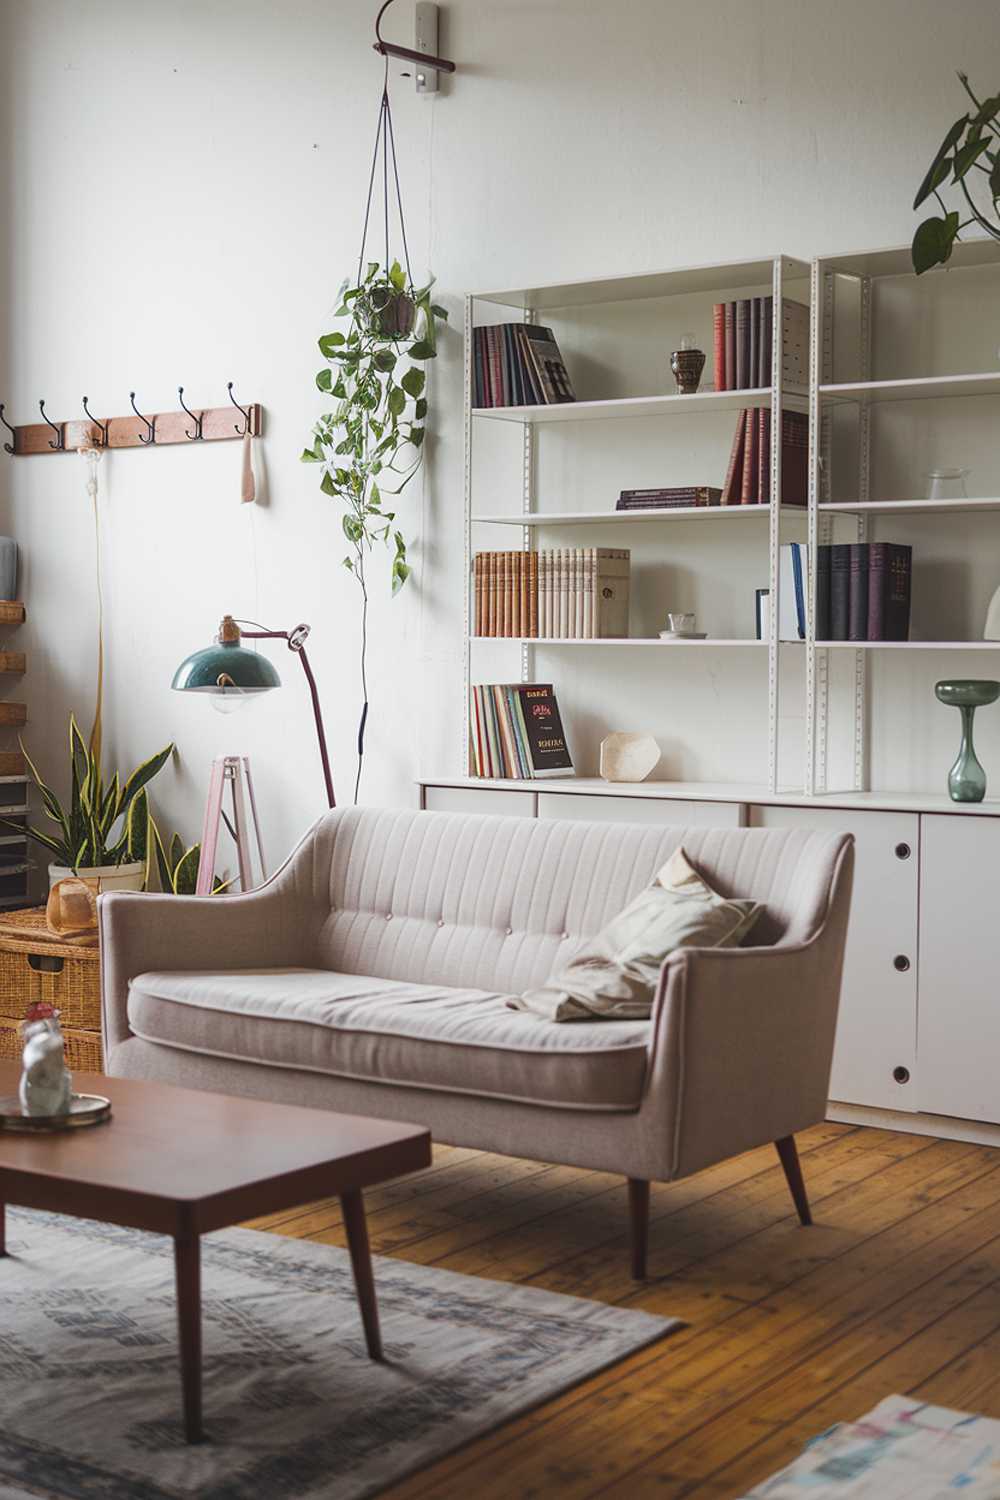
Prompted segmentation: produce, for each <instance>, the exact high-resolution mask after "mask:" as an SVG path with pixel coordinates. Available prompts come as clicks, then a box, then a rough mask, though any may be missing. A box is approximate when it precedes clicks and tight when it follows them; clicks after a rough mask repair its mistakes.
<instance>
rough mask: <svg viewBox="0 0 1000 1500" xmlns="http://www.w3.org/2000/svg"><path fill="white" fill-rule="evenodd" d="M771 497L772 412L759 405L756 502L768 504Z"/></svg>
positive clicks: (757, 503)
mask: <svg viewBox="0 0 1000 1500" xmlns="http://www.w3.org/2000/svg"><path fill="white" fill-rule="evenodd" d="M770 499H771V413H770V411H769V409H768V408H767V407H766V406H758V407H757V482H756V484H755V486H754V503H755V504H756V505H767V504H768V502H769V501H770Z"/></svg>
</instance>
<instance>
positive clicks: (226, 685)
mask: <svg viewBox="0 0 1000 1500" xmlns="http://www.w3.org/2000/svg"><path fill="white" fill-rule="evenodd" d="M241 623H242V624H254V622H253V621H249V620H248V621H242V622H240V621H238V620H235V619H234V618H233V616H232V615H224V616H223V619H222V624H221V625H220V626H219V634H218V637H217V638H216V640H215V641H214V642H213V643H212V645H211V646H205V647H203V649H202V650H200V651H195V652H194V653H193V654H192V655H191V656H188V657H186V658H185V660H184V661H182V662H181V664H180V666H179V667H178V668H177V671H176V672H175V673H174V680H173V683H172V686H173V687H174V688H176V689H177V690H178V691H180V692H185V693H207V694H208V695H209V696H210V697H211V698H213V699H214V700H216V701H217V702H218V704H219V706H220V707H222V706H223V704H225V705H226V706H229V703H238V702H241V701H244V700H246V699H247V698H248V697H252V696H254V695H255V694H257V693H266V692H270V690H271V688H276V687H280V686H281V678H280V677H279V676H278V672H277V669H276V668H275V666H274V664H273V663H272V662H271V661H270V660H269V659H268V658H267V657H266V656H261V655H260V654H259V652H257V651H249V650H247V648H246V647H245V646H243V645H242V644H241V642H242V641H243V640H254V641H284V642H285V643H286V645H287V646H288V649H289V650H290V651H294V652H295V654H296V656H297V657H298V658H299V660H300V661H301V663H302V670H303V671H304V672H305V674H306V682H307V683H308V685H309V696H310V698H311V700H312V709H313V718H314V719H315V722H316V739H317V741H318V744H319V755H320V761H321V762H322V766H323V778H324V781H325V783H326V798H327V803H328V804H329V806H330V807H334V806H335V805H336V803H335V799H334V795H333V776H332V774H331V771H330V756H329V752H328V750H327V745H326V732H325V730H324V728H323V713H322V709H321V708H320V702H319V691H318V689H317V687H316V679H315V677H314V676H313V672H312V668H311V667H310V665H309V657H308V656H307V654H306V649H305V643H306V637H307V636H308V634H309V626H308V625H296V626H295V627H294V629H292V630H265V629H264V628H263V627H262V626H257V625H254V629H252V630H241V629H240V624H241ZM244 784H245V788H246V790H245V795H244ZM227 787H228V788H229V789H230V791H231V794H232V816H231V818H230V817H229V816H227V814H226V812H225V809H224V807H223V801H224V798H225V793H226V789H227ZM248 804H249V813H250V818H251V819H252V821H253V828H254V832H255V835H256V841H257V853H258V856H259V859H260V865H261V873H262V874H263V873H264V852H263V848H262V846H261V837H260V821H259V819H258V816H257V804H256V800H255V798H254V792H253V781H252V779H251V777H250V762H249V760H248V759H247V757H246V756H242V755H221V756H219V757H217V759H216V760H215V761H214V762H213V765H212V777H211V782H210V784H209V793H208V800H207V802H206V805H205V822H204V826H203V829H202V839H201V856H200V858H199V861H198V882H197V886H196V891H197V894H198V895H199V896H207V895H209V894H210V893H211V890H212V881H213V878H214V875H215V857H216V851H217V848H218V842H219V824H220V822H224V823H225V824H226V826H227V827H228V829H229V831H230V833H231V834H232V836H233V838H234V840H235V842H236V853H237V861H238V866H239V874H240V885H241V888H242V889H243V890H249V889H250V886H251V884H252V876H251V864H250V843H249V832H250V828H249V823H248V818H247V807H248Z"/></svg>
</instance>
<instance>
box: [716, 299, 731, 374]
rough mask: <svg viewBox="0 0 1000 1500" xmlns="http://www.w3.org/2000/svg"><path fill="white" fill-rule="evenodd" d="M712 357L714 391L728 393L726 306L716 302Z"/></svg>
mask: <svg viewBox="0 0 1000 1500" xmlns="http://www.w3.org/2000/svg"><path fill="white" fill-rule="evenodd" d="M712 357H713V359H714V361H715V389H716V390H717V391H728V389H729V386H728V384H727V383H726V306H725V303H724V302H716V304H715V306H714V307H713V308H712Z"/></svg>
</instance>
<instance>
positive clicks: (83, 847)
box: [0, 715, 174, 891]
mask: <svg viewBox="0 0 1000 1500" xmlns="http://www.w3.org/2000/svg"><path fill="white" fill-rule="evenodd" d="M69 746H70V776H71V791H70V800H69V804H68V806H67V807H66V808H64V807H63V805H62V803H61V802H60V801H59V798H58V797H57V796H56V794H55V792H53V791H52V789H51V787H49V786H47V785H46V783H45V782H44V781H43V780H42V778H41V776H40V775H39V772H38V769H37V767H36V766H35V764H34V762H33V761H32V759H31V757H30V756H29V755H28V753H27V751H26V750H24V746H23V745H22V746H21V748H22V750H24V758H25V762H26V764H27V767H28V771H29V773H30V775H31V778H32V780H33V781H34V783H35V785H36V787H37V788H38V791H39V794H40V796H41V799H42V806H43V808H44V809H45V815H46V817H47V818H48V819H49V821H50V822H51V823H52V824H53V829H52V831H51V832H49V831H43V830H42V829H39V828H32V827H30V826H29V827H28V828H27V829H23V828H22V827H21V826H20V825H19V824H16V823H13V822H12V821H11V820H10V819H9V818H4V819H2V820H0V821H2V822H3V823H4V824H5V825H6V826H7V827H8V828H12V829H16V830H17V832H19V833H22V832H26V833H27V835H28V837H29V838H30V839H34V841H35V842H36V843H38V844H41V845H42V847H43V848H45V849H48V850H49V852H50V854H51V855H52V856H53V858H52V862H51V863H50V865H49V884H50V886H53V885H55V884H56V882H57V881H59V880H65V879H66V878H67V876H70V875H76V876H78V877H79V878H80V879H81V880H94V881H96V882H97V885H98V889H99V890H101V891H141V890H142V888H143V885H144V884H145V880H146V858H147V854H148V851H149V825H150V817H149V800H148V795H147V792H146V787H147V786H148V784H149V782H151V781H152V779H153V777H154V776H155V775H156V774H157V772H159V771H160V770H162V768H163V766H164V765H165V764H166V762H167V760H168V759H169V757H170V755H171V754H172V752H173V748H174V747H173V744H170V745H167V746H166V748H165V749H163V750H160V751H158V752H157V754H156V755H153V756H151V757H150V759H149V760H147V761H143V763H142V765H140V766H137V767H136V769H135V770H134V771H133V772H132V774H131V776H129V777H127V778H126V780H125V781H124V782H123V781H122V779H121V777H120V776H119V775H118V772H117V771H116V772H115V773H114V775H113V776H112V777H111V779H110V780H106V779H105V776H104V773H103V771H102V770H101V766H100V762H99V759H98V756H97V753H96V752H95V751H94V750H93V749H92V748H90V749H88V747H87V745H86V743H85V742H84V738H83V735H82V734H81V733H80V730H79V727H78V725H77V722H76V719H75V718H74V717H73V716H72V715H71V716H70V721H69Z"/></svg>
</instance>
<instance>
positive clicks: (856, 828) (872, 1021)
mask: <svg viewBox="0 0 1000 1500" xmlns="http://www.w3.org/2000/svg"><path fill="white" fill-rule="evenodd" d="M750 823H751V826H753V827H755V828H822V829H825V830H830V831H831V832H832V831H835V830H836V831H843V832H845V833H853V834H854V839H855V849H854V893H853V897H852V900H851V920H850V924H849V927H848V932H847V949H846V952H845V955H844V981H843V988H842V989H841V994H840V1018H839V1020H838V1022H837V1045H836V1049H835V1051H834V1057H833V1074H832V1076H831V1079H830V1097H831V1099H837V1100H840V1101H842V1102H843V1103H845V1104H867V1105H869V1106H871V1107H872V1108H880V1109H902V1110H917V1109H919V1108H920V1107H921V1106H920V1104H919V1102H918V1094H917V1086H916V1070H917V1059H916V1048H917V855H918V847H919V845H918V839H919V820H918V818H917V816H916V814H915V813H886V812H874V811H872V812H859V811H857V810H856V809H851V810H849V811H848V810H844V811H838V810H837V809H835V808H825V807H824V808H811V807H809V808H804V807H752V808H751V809H750Z"/></svg>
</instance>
